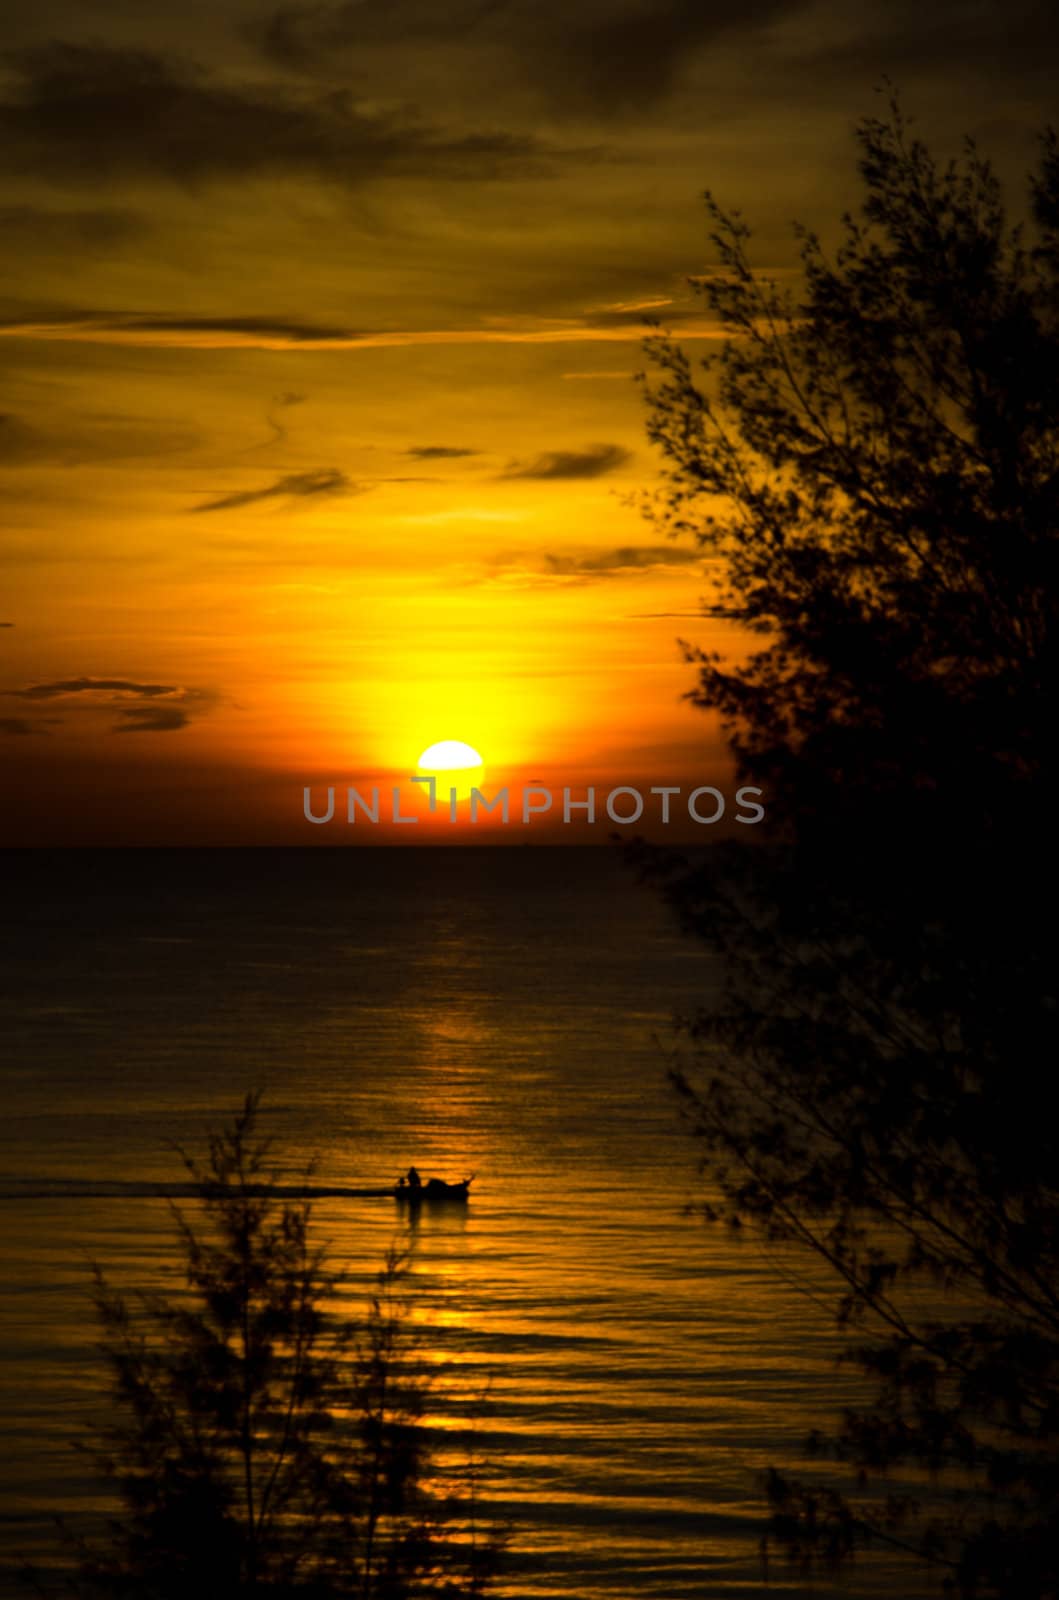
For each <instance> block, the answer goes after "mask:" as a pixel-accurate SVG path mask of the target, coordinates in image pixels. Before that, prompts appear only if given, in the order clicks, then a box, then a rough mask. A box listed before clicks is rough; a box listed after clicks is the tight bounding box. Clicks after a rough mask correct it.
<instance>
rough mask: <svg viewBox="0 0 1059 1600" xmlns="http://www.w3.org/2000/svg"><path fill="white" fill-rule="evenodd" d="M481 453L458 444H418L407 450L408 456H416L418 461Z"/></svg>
mask: <svg viewBox="0 0 1059 1600" xmlns="http://www.w3.org/2000/svg"><path fill="white" fill-rule="evenodd" d="M480 454H481V452H480V451H478V450H461V449H460V448H459V446H458V445H450V444H416V445H413V446H412V448H411V449H410V450H406V451H405V455H406V456H415V458H416V460H417V461H455V460H457V459H458V458H459V457H460V456H476V455H480Z"/></svg>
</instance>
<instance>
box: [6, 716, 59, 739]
mask: <svg viewBox="0 0 1059 1600" xmlns="http://www.w3.org/2000/svg"><path fill="white" fill-rule="evenodd" d="M46 732H47V729H46V728H42V727H41V725H40V723H39V722H30V720H29V718H28V717H0V734H3V735H4V736H5V737H8V738H23V737H25V736H26V735H27V734H32V733H46Z"/></svg>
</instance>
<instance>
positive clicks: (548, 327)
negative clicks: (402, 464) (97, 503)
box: [0, 310, 727, 350]
mask: <svg viewBox="0 0 1059 1600" xmlns="http://www.w3.org/2000/svg"><path fill="white" fill-rule="evenodd" d="M667 320H673V321H676V320H679V319H675V318H671V319H667ZM644 334H645V328H644V323H643V319H642V317H639V318H637V317H634V316H633V315H632V314H630V313H625V312H601V313H597V314H595V315H594V316H593V315H585V316H582V317H573V318H571V317H567V318H564V319H563V320H561V321H559V320H557V319H555V318H544V317H540V318H525V317H521V318H509V319H503V318H494V319H492V320H490V321H489V322H488V323H487V324H484V325H482V326H479V327H473V328H381V329H376V330H374V331H372V330H370V329H362V330H359V331H358V330H356V329H352V328H344V327H339V326H334V325H331V324H327V323H323V324H321V323H314V322H311V321H307V320H303V319H301V318H297V317H269V316H235V317H222V316H217V317H175V316H147V315H143V314H141V313H134V312H120V311H117V312H115V311H84V310H69V311H56V312H47V313H40V312H34V313H32V314H27V315H22V316H10V317H6V318H0V337H6V338H9V339H49V340H60V341H69V342H73V343H77V344H80V343H87V344H115V345H146V346H151V347H156V348H162V349H169V348H175V349H192V350H225V349H237V350H239V349H242V350H299V349H305V348H307V347H312V348H316V349H319V350H386V349H403V348H414V347H417V346H430V345H475V344H611V343H617V344H625V343H637V344H639V343H641V342H642V341H643V338H644ZM680 337H681V339H682V340H685V339H724V338H726V337H727V334H726V332H725V330H724V329H723V328H722V327H721V326H720V325H719V324H718V323H716V322H714V321H711V320H710V319H709V318H708V317H704V316H701V315H700V316H696V315H694V314H690V313H689V316H688V320H687V322H681V326H680Z"/></svg>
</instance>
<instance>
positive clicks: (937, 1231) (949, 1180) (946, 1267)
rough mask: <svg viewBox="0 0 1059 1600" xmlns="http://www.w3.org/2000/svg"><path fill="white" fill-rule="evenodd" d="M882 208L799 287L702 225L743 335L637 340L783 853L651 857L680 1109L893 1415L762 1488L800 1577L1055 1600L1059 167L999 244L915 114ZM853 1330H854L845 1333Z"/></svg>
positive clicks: (882, 127) (703, 697)
mask: <svg viewBox="0 0 1059 1600" xmlns="http://www.w3.org/2000/svg"><path fill="white" fill-rule="evenodd" d="M859 144H860V172H861V176H862V179H863V183H864V199H863V203H862V206H861V208H860V211H859V214H858V215H857V216H856V217H847V218H845V219H843V232H842V236H841V243H840V245H839V246H838V248H837V250H836V251H835V253H834V255H833V257H832V256H831V255H829V253H828V252H827V251H826V250H825V249H824V247H823V245H822V244H821V242H820V241H819V239H818V238H817V237H815V236H814V235H812V234H811V233H807V232H803V233H802V234H801V235H800V239H801V265H802V271H801V273H800V275H799V276H798V277H797V279H796V280H792V281H790V282H789V284H788V286H787V287H783V286H781V285H778V284H777V283H776V282H773V281H768V280H766V279H764V278H762V277H761V276H759V275H758V274H757V273H756V272H755V271H754V270H753V269H752V266H751V264H750V259H749V255H748V240H749V237H750V235H749V232H748V229H747V227H746V226H745V224H744V223H743V221H742V220H741V218H740V217H739V215H738V214H726V213H724V212H723V211H722V210H721V209H719V208H718V206H717V205H716V204H715V203H714V201H713V200H712V199H710V198H709V197H707V205H708V209H709V216H710V219H711V223H712V235H711V236H712V240H713V243H714V245H715V247H716V250H717V253H718V256H719V264H718V270H717V271H716V272H713V273H711V274H710V275H708V276H706V277H704V278H702V279H700V280H696V282H697V284H698V288H699V290H700V292H701V294H702V295H703V297H704V298H705V301H706V303H707V305H708V306H709V307H710V308H711V310H712V311H713V313H714V314H715V316H716V317H717V318H718V319H719V322H720V324H721V326H722V328H723V330H724V331H725V332H726V333H727V335H728V337H727V339H726V340H725V341H724V342H723V343H722V344H721V345H720V346H719V347H718V352H717V353H716V354H715V355H713V356H711V357H709V358H708V359H707V360H706V361H705V362H704V363H703V366H704V369H705V371H704V374H703V376H702V377H699V376H698V375H696V374H695V372H694V371H693V369H692V366H691V364H690V363H689V361H688V359H687V357H686V356H685V354H684V353H683V351H682V350H681V349H679V348H678V347H677V346H676V345H675V344H673V343H672V342H671V341H670V340H669V339H667V338H666V337H663V336H659V337H657V338H655V339H654V340H652V341H651V343H650V346H649V353H650V356H651V358H652V360H653V363H654V366H655V369H656V371H657V372H658V373H659V376H658V377H657V378H655V379H654V380H647V392H648V399H649V403H650V406H651V413H650V423H649V431H650V435H651V437H652V438H653V440H654V441H655V442H656V443H657V444H658V445H660V446H661V449H662V450H663V452H664V454H665V458H666V469H665V480H664V485H663V489H662V491H661V493H660V496H659V499H658V502H657V504H656V507H655V515H656V516H657V517H658V518H659V519H660V520H661V522H662V523H663V524H664V525H665V526H666V527H667V529H668V531H669V532H670V533H672V534H676V535H690V536H691V537H694V538H695V539H697V540H698V541H699V543H700V544H701V546H702V547H703V550H704V553H705V554H706V555H707V556H708V557H709V558H710V559H711V562H712V572H713V574H714V578H715V582H716V601H715V603H714V604H713V605H712V607H711V612H712V615H713V616H715V617H717V618H721V619H727V620H729V621H731V622H732V623H734V624H737V625H738V626H739V627H740V628H741V629H743V630H746V632H747V633H748V634H749V635H750V643H749V645H748V646H747V647H746V649H745V650H742V649H736V650H735V653H734V655H733V656H729V657H728V658H725V657H723V656H722V655H720V654H719V653H716V652H703V651H697V650H693V649H689V651H688V654H689V657H690V658H692V659H693V660H695V661H696V662H697V664H698V669H699V679H698V687H697V689H696V690H695V691H694V693H693V696H692V698H693V699H695V700H696V701H697V702H698V703H699V704H700V705H701V706H703V707H708V708H713V709H715V710H717V711H719V712H720V714H721V717H722V720H723V723H724V725H725V728H726V730H727V735H728V739H729V742H730V746H731V749H732V751H733V753H734V757H735V761H736V764H737V767H738V770H739V774H740V777H741V778H742V780H743V781H745V782H749V783H754V784H757V785H760V786H761V788H762V789H763V790H764V791H765V797H766V805H767V811H768V826H769V838H768V841H767V842H764V843H759V842H757V841H756V840H755V841H754V842H753V843H749V842H745V841H739V842H733V843H730V844H727V845H722V846H718V847H716V848H715V849H714V850H713V851H711V852H710V853H709V854H710V859H709V860H708V861H706V862H705V863H704V864H703V863H699V864H698V865H695V864H693V863H689V862H688V861H684V862H683V863H681V862H679V861H676V862H674V861H673V860H672V859H668V860H661V861H660V860H655V861H654V863H653V867H654V870H656V871H657V872H659V873H661V874H663V875H664V876H666V877H667V879H668V887H669V892H670V893H671V895H672V897H673V899H674V901H675V902H676V904H677V905H678V907H679V909H680V911H681V913H682V915H683V917H684V919H685V922H686V924H687V926H688V927H689V928H690V929H692V930H694V931H695V932H696V933H697V934H699V935H700V936H701V937H703V938H704V939H706V940H707V941H708V942H709V943H710V945H711V946H712V947H713V948H714V949H715V950H717V951H719V952H720V953H721V955H722V956H723V958H724V970H725V973H726V977H725V984H724V991H723V994H722V996H721V998H720V999H719V1000H718V1001H717V1003H716V1004H713V1005H710V1006H708V1007H704V1008H703V1010H702V1012H701V1014H700V1015H698V1016H697V1017H696V1018H695V1019H694V1020H693V1021H692V1023H691V1024H690V1042H689V1044H687V1045H686V1046H685V1047H684V1049H683V1051H682V1055H681V1060H680V1063H679V1064H678V1066H677V1067H676V1068H675V1070H674V1074H673V1076H674V1081H675V1083H676V1086H677V1088H678V1089H679V1091H680V1093H681V1094H682V1096H683V1097H684V1104H685V1107H686V1109H687V1112H688V1114H689V1116H690V1118H691V1120H692V1123H693V1125H694V1129H695V1131H696V1133H697V1134H698V1136H699V1138H700V1139H701V1141H702V1151H703V1165H704V1170H705V1172H706V1173H707V1174H708V1175H709V1179H710V1181H711V1188H712V1193H713V1195H714V1196H715V1199H714V1200H713V1201H712V1202H711V1205H712V1211H713V1214H714V1215H717V1216H726V1217H728V1218H729V1219H730V1220H731V1221H733V1222H739V1223H749V1224H753V1225H755V1226H757V1227H758V1228H759V1229H761V1230H763V1231H764V1232H765V1233H766V1234H767V1235H769V1236H771V1237H774V1238H779V1239H784V1240H791V1241H797V1242H799V1243H800V1244H802V1245H804V1246H805V1247H806V1248H807V1249H809V1250H811V1251H813V1252H815V1253H816V1255H817V1256H818V1257H820V1258H821V1259H822V1260H823V1261H824V1262H826V1263H827V1264H828V1265H829V1267H830V1269H831V1270H832V1272H833V1274H834V1279H835V1283H836V1308H837V1313H838V1316H839V1320H840V1322H841V1323H842V1324H843V1325H844V1326H846V1327H848V1328H850V1330H851V1332H850V1341H851V1353H852V1354H853V1355H854V1357H855V1359H856V1360H857V1361H858V1362H859V1363H860V1365H861V1367H862V1368H863V1369H864V1371H865V1372H867V1373H869V1374H872V1375H874V1378H875V1380H877V1392H876V1395H875V1399H874V1402H873V1403H871V1404H869V1405H866V1406H864V1407H863V1408H862V1409H860V1410H858V1411H855V1412H852V1413H850V1414H849V1415H847V1416H846V1418H845V1421H844V1423H843V1424H842V1425H841V1427H840V1428H839V1429H838V1431H837V1432H836V1433H833V1434H832V1435H831V1436H830V1437H829V1438H828V1439H822V1440H820V1441H818V1442H820V1443H821V1444H822V1445H823V1446H824V1447H825V1448H830V1449H831V1450H832V1451H834V1452H835V1453H837V1454H838V1455H839V1456H840V1457H842V1458H844V1459H845V1460H846V1461H848V1462H850V1463H853V1464H855V1465H856V1467H857V1468H858V1469H860V1470H861V1471H862V1472H863V1473H865V1474H866V1475H867V1478H868V1481H869V1484H871V1485H874V1481H875V1477H876V1475H877V1474H879V1475H881V1474H885V1473H886V1472H887V1470H888V1469H891V1468H898V1467H905V1468H908V1469H912V1471H911V1477H912V1480H913V1481H915V1479H916V1473H917V1470H918V1469H926V1470H927V1471H929V1472H930V1473H932V1474H940V1475H941V1481H942V1484H943V1485H944V1484H945V1483H949V1484H951V1486H952V1489H951V1493H949V1494H943V1493H941V1492H940V1491H939V1492H938V1493H927V1494H923V1495H920V1496H916V1495H909V1496H907V1497H904V1496H901V1497H898V1496H893V1497H891V1498H890V1499H889V1500H885V1499H883V1498H882V1497H881V1495H866V1496H864V1497H863V1498H858V1497H856V1496H854V1497H853V1499H852V1500H846V1499H843V1498H842V1497H841V1496H839V1495H838V1494H836V1493H834V1492H832V1491H830V1490H825V1489H821V1488H820V1487H816V1488H814V1487H812V1486H811V1485H807V1484H805V1483H801V1484H799V1483H795V1482H792V1481H790V1479H789V1478H787V1477H785V1476H784V1475H782V1474H781V1473H779V1472H773V1473H772V1474H771V1476H770V1480H769V1490H770V1495H771V1498H772V1501H773V1505H774V1510H775V1514H776V1515H775V1527H776V1529H777V1530H778V1531H779V1532H780V1533H781V1534H782V1536H783V1537H784V1538H785V1539H786V1541H787V1543H788V1544H789V1546H790V1547H791V1548H792V1549H793V1550H794V1551H796V1552H797V1553H799V1554H800V1555H808V1554H810V1553H811V1552H812V1551H814V1550H819V1549H820V1548H824V1549H825V1550H827V1552H828V1553H829V1554H831V1555H834V1556H841V1555H842V1554H844V1553H846V1552H848V1551H849V1550H850V1549H851V1548H852V1546H853V1545H854V1544H855V1543H856V1542H857V1541H858V1540H859V1539H862V1538H866V1537H868V1536H872V1535H874V1536H879V1535H880V1534H881V1535H884V1536H886V1537H889V1538H891V1539H893V1540H895V1541H896V1542H898V1543H903V1544H905V1545H907V1546H909V1547H911V1548H913V1549H914V1550H916V1551H918V1552H920V1553H921V1554H923V1555H926V1556H929V1557H930V1558H931V1559H932V1560H934V1561H936V1562H938V1563H939V1564H940V1565H941V1568H942V1571H943V1573H944V1575H945V1578H946V1581H947V1582H948V1583H949V1584H951V1585H952V1586H953V1587H955V1588H956V1589H958V1590H959V1592H960V1593H961V1594H964V1595H979V1596H985V1595H995V1596H1003V1597H1004V1600H1041V1597H1044V1596H1053V1595H1055V1594H1056V1593H1059V1187H1057V1185H1059V1126H1057V1122H1056V1118H1055V1116H1054V1112H1053V1111H1052V1110H1051V1106H1052V1096H1051V1084H1050V1082H1049V1079H1050V1077H1051V1074H1052V1073H1053V1072H1054V1063H1055V1062H1056V1060H1059V1050H1057V1039H1056V1016H1057V1008H1056V982H1055V978H1056V950H1055V940H1054V924H1055V917H1056V909H1055V908H1056V888H1057V885H1056V874H1055V857H1054V844H1053V835H1054V831H1055V827H1056V808H1055V803H1056V781H1055V779H1056V753H1055V749H1056V746H1055V732H1054V730H1055V725H1056V710H1057V706H1056V693H1055V688H1056V655H1057V632H1056V614H1057V607H1059V584H1057V581H1056V580H1057V577H1059V570H1057V535H1059V152H1057V146H1056V141H1055V138H1054V137H1053V136H1048V137H1047V138H1046V139H1045V141H1044V149H1043V160H1042V162H1041V165H1040V168H1039V170H1038V172H1037V175H1036V177H1035V178H1034V180H1033V185H1032V215H1031V216H1030V217H1028V218H1027V219H1026V222H1025V223H1024V224H1023V225H1022V226H1011V225H1010V224H1009V222H1008V220H1007V219H1006V216H1005V212H1004V208H1003V205H1002V201H1001V194H1000V191H999V187H998V183H997V180H996V178H995V176H994V174H993V172H992V171H991V169H990V167H989V165H988V164H987V163H986V162H985V161H984V160H982V159H981V158H980V156H979V155H978V154H977V152H976V151H975V149H974V147H973V146H970V145H969V146H968V147H967V149H966V151H965V153H964V156H963V158H962V159H961V160H960V161H957V162H954V163H952V164H950V165H947V166H944V167H940V166H939V165H938V164H937V163H936V162H935V160H934V159H933V158H932V157H931V155H930V153H929V152H928V150H927V149H926V148H925V147H924V145H923V144H922V143H921V142H920V141H919V140H917V139H915V138H913V137H911V135H910V133H909V129H908V127H907V124H906V122H905V120H904V119H903V117H902V115H901V112H900V109H899V107H898V106H897V105H896V103H892V104H891V108H890V115H889V116H888V117H886V118H884V119H881V120H880V119H870V120H867V121H866V122H864V123H863V124H862V125H861V127H860V130H859ZM854 1329H855V1331H852V1330H854Z"/></svg>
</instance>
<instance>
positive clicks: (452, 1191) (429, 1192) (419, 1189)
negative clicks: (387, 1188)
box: [393, 1178, 473, 1206]
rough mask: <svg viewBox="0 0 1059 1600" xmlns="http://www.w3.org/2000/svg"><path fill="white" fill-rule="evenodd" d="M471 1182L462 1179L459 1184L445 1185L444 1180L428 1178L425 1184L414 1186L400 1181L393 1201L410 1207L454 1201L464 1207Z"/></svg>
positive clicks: (468, 1179) (396, 1186)
mask: <svg viewBox="0 0 1059 1600" xmlns="http://www.w3.org/2000/svg"><path fill="white" fill-rule="evenodd" d="M472 1182H473V1179H472V1178H464V1179H463V1180H462V1182H460V1183H446V1182H445V1180H444V1178H429V1179H428V1180H427V1182H426V1183H421V1184H419V1185H418V1186H415V1185H413V1184H410V1183H405V1182H404V1181H403V1180H402V1181H401V1182H400V1183H398V1184H396V1185H395V1187H394V1191H393V1192H394V1198H395V1199H397V1200H403V1201H405V1202H406V1203H407V1204H408V1205H412V1206H418V1205H422V1204H423V1203H424V1201H426V1202H428V1203H430V1204H434V1203H435V1202H437V1201H446V1202H448V1201H454V1202H455V1203H456V1204H464V1205H465V1204H466V1203H467V1196H468V1194H469V1193H470V1188H471V1183H472Z"/></svg>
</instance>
